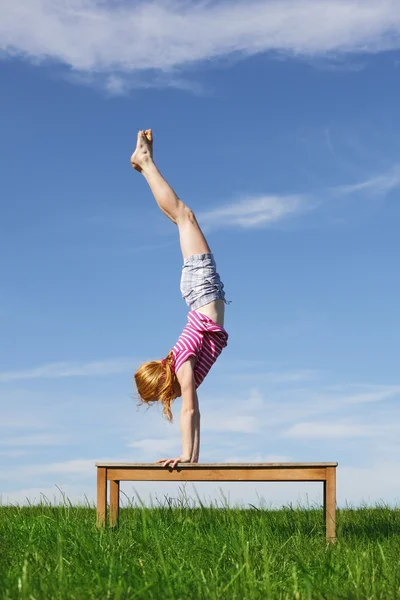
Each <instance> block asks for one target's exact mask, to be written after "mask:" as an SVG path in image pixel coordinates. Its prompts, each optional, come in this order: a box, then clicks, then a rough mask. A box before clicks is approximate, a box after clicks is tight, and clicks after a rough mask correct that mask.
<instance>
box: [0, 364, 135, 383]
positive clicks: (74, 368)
mask: <svg viewBox="0 0 400 600" xmlns="http://www.w3.org/2000/svg"><path fill="white" fill-rule="evenodd" d="M136 360H137V359H134V358H116V359H110V360H103V361H94V362H88V363H72V362H58V363H50V364H46V365H42V366H40V367H34V368H32V369H24V370H18V371H3V372H0V383H8V382H10V381H21V380H23V379H38V378H40V379H55V378H60V377H92V376H95V375H96V376H106V375H115V374H117V373H124V372H127V371H132V369H133V366H134V364H135V361H136Z"/></svg>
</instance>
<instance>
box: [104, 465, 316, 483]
mask: <svg viewBox="0 0 400 600" xmlns="http://www.w3.org/2000/svg"><path fill="white" fill-rule="evenodd" d="M107 478H108V479H109V480H118V481H324V480H325V478H326V469H323V468H304V469H298V468H291V469H271V470H267V469H256V468H253V469H230V470H228V471H227V470H223V469H202V470H195V471H193V470H191V469H180V468H178V469H177V468H176V467H175V469H171V468H167V467H163V468H162V469H156V470H153V469H147V470H146V469H133V468H131V467H130V468H125V469H124V468H120V469H118V468H117V469H114V468H109V469H107Z"/></svg>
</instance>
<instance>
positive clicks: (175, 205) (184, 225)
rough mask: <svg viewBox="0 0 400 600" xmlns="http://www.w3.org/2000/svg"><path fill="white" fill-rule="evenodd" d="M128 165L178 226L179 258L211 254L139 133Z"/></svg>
mask: <svg viewBox="0 0 400 600" xmlns="http://www.w3.org/2000/svg"><path fill="white" fill-rule="evenodd" d="M131 163H132V165H133V166H134V167H135V168H136V167H139V168H140V172H141V173H142V174H143V176H144V177H145V179H146V181H147V183H148V184H149V186H150V189H151V191H152V192H153V195H154V198H155V199H156V202H157V204H158V206H159V207H160V209H161V211H162V212H163V213H164V214H165V215H166V216H167V217H168V218H169V219H171V221H172V222H173V223H175V225H178V227H179V238H180V243H181V249H182V255H183V258H186V257H188V256H191V255H192V254H205V253H207V252H211V250H210V248H209V246H208V243H207V240H206V239H205V237H204V235H203V232H202V231H201V229H200V227H199V224H198V223H197V220H196V217H195V215H194V213H193V211H191V210H190V208H189V207H188V206H186V204H184V203H183V202H182V200H180V199H179V198H178V196H177V195H176V193H175V192H174V190H173V189H172V187H171V186H170V185H169V184H168V183H167V181H166V180H165V179H164V177H163V176H162V175H161V173H160V171H159V170H158V169H157V167H156V165H155V164H154V161H153V157H152V144H151V143H150V142H149V140H148V139H147V138H146V136H145V134H144V133H143V132H142V131H139V133H138V141H137V146H136V150H135V152H134V153H133V154H132V156H131Z"/></svg>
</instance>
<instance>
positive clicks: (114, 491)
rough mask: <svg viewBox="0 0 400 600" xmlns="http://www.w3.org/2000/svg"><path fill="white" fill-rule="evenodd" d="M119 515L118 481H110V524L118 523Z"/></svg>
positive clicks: (112, 525)
mask: <svg viewBox="0 0 400 600" xmlns="http://www.w3.org/2000/svg"><path fill="white" fill-rule="evenodd" d="M118 517H119V481H113V480H111V481H110V526H111V527H114V526H115V525H118Z"/></svg>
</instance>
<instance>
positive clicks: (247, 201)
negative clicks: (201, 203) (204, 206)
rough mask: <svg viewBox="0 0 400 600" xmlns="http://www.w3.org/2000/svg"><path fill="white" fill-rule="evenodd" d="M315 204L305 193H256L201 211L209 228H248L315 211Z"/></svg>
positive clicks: (202, 222)
mask: <svg viewBox="0 0 400 600" xmlns="http://www.w3.org/2000/svg"><path fill="white" fill-rule="evenodd" d="M312 207H313V203H312V202H311V200H310V199H308V198H307V197H306V196H303V195H300V194H299V195H289V196H284V195H283V196H277V195H275V196H268V195H264V196H256V197H254V196H252V197H247V198H243V199H241V200H239V202H233V203H231V204H227V205H225V206H223V207H221V208H216V209H213V210H211V211H207V212H203V213H199V214H198V219H199V221H201V226H202V228H204V230H205V231H207V230H210V229H215V228H217V227H235V226H236V227H242V228H245V229H249V228H256V227H262V226H265V225H270V224H273V223H276V222H278V221H282V220H283V219H287V218H289V217H291V216H294V215H298V214H299V213H301V212H304V211H306V210H311V208H312Z"/></svg>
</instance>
